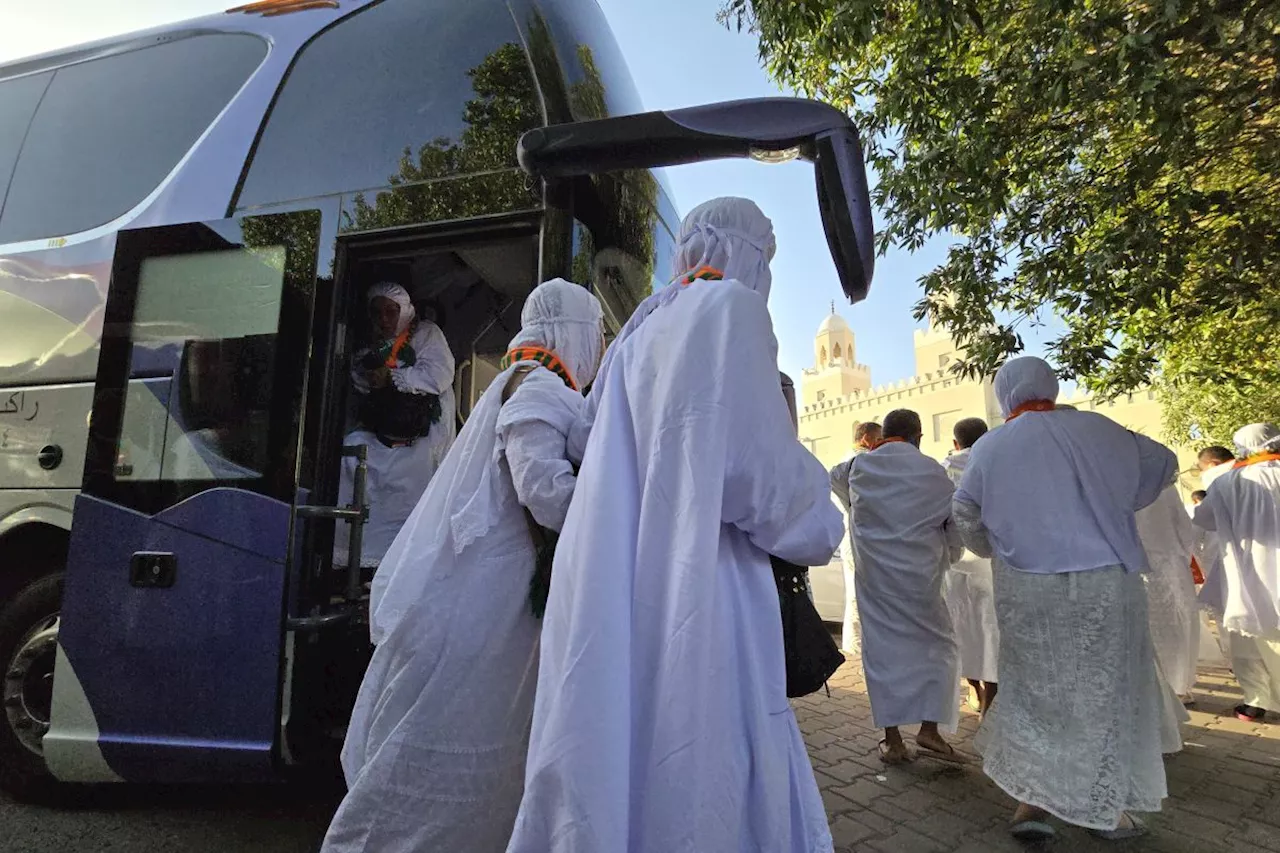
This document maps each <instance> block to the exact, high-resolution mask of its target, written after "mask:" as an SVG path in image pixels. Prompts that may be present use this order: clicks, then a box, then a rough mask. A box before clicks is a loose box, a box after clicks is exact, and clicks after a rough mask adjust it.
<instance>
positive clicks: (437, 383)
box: [333, 296, 457, 567]
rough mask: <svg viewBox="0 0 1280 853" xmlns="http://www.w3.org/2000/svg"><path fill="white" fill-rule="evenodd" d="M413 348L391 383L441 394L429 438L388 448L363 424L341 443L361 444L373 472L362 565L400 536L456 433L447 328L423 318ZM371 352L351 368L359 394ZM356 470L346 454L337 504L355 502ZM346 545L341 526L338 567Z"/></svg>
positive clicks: (375, 559) (406, 389) (336, 547)
mask: <svg viewBox="0 0 1280 853" xmlns="http://www.w3.org/2000/svg"><path fill="white" fill-rule="evenodd" d="M406 299H407V296H406ZM409 346H411V347H413V351H414V356H415V360H414V363H413V364H412V365H402V366H400V367H394V368H392V369H391V381H392V383H393V384H394V385H395V387H396V389H397V390H399V391H402V392H404V393H408V394H436V395H437V396H439V398H440V419H439V420H438V421H436V422H435V423H434V424H432V425H431V429H430V431H428V433H427V434H426V435H425V436H423V437H421V438H418V439H416V440H415V441H414V442H413V443H412V444H409V445H407V446H400V447H388V446H387V445H386V444H383V443H382V441H380V440H379V439H378V437H377V436H376V435H374V433H373V432H372V431H370V430H368V429H364V428H361V429H356V430H353V431H352V432H351V433H350V434H348V435H347V437H346V438H345V439H344V441H343V444H344V445H345V446H348V447H351V446H354V445H360V444H363V445H364V446H365V447H367V448H368V454H369V457H368V465H369V474H368V479H367V481H366V492H365V493H366V495H367V497H368V504H369V519H368V521H366V522H365V525H364V541H363V544H362V546H361V549H360V564H361V565H362V566H366V567H376V566H377V565H378V564H379V563H380V562H381V561H382V558H383V556H384V555H385V554H386V553H387V549H388V548H390V547H391V542H392V541H393V540H394V539H395V538H396V534H397V533H399V532H400V528H401V527H403V526H404V523H405V521H406V520H407V519H408V518H409V514H410V513H411V512H413V508H414V507H415V506H417V505H418V500H419V499H420V498H421V497H422V493H423V492H424V491H426V488H427V484H428V483H430V482H431V478H432V477H433V476H434V475H435V472H436V468H437V467H439V465H440V463H441V461H442V460H443V459H444V456H445V454H446V453H448V451H449V447H450V445H451V444H452V443H453V439H454V436H455V435H456V432H457V423H456V417H457V415H456V412H457V406H456V405H455V402H454V393H453V374H454V360H453V352H452V351H451V350H450V349H449V342H448V341H446V340H445V337H444V332H442V331H440V327H439V326H437V325H436V324H435V323H432V322H430V321H429V320H419V321H417V324H416V326H415V327H414V329H413V332H412V333H411V334H410V336H409ZM367 352H368V350H361V351H360V352H358V353H357V354H356V357H355V366H354V367H353V368H352V371H351V383H352V386H353V387H354V389H355V391H356V393H357V394H367V393H369V384H368V381H367V380H366V378H365V375H364V374H365V370H364V368H363V367H362V366H361V362H362V358H363V356H364V355H365V354H366V353H367ZM355 471H356V460H355V459H353V458H351V457H345V458H343V460H342V473H341V476H340V479H339V481H338V505H339V506H346V505H347V504H349V503H350V502H351V498H352V492H353V489H354V486H355ZM347 545H348V540H347V535H346V530H345V528H343V527H341V526H339V529H338V536H337V541H336V542H335V545H334V557H333V560H334V565H346V563H347V557H348V555H347Z"/></svg>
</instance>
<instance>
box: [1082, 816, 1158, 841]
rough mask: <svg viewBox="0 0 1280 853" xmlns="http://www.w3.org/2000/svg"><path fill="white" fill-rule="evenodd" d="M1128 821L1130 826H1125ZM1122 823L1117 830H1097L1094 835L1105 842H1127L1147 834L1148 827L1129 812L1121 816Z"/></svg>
mask: <svg viewBox="0 0 1280 853" xmlns="http://www.w3.org/2000/svg"><path fill="white" fill-rule="evenodd" d="M1126 821H1128V823H1129V825H1128V826H1123V824H1124V823H1125V822H1126ZM1120 823H1121V824H1122V825H1121V826H1117V827H1116V828H1115V829H1095V830H1093V834H1094V835H1096V836H1097V837H1098V838H1101V839H1102V840H1103V841H1127V840H1129V839H1130V838H1138V837H1140V836H1143V835H1146V834H1147V825H1146V824H1145V823H1143V822H1142V821H1141V820H1140V819H1139V818H1136V817H1134V816H1133V815H1131V814H1129V813H1128V812H1125V813H1124V814H1122V815H1120Z"/></svg>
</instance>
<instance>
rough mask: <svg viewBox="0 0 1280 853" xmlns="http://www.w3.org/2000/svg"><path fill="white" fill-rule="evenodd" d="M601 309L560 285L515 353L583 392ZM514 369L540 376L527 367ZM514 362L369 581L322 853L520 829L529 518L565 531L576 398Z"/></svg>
mask: <svg viewBox="0 0 1280 853" xmlns="http://www.w3.org/2000/svg"><path fill="white" fill-rule="evenodd" d="M600 318H601V312H600V306H599V303H598V302H597V300H596V299H595V297H594V296H592V295H591V294H590V293H589V292H587V291H586V290H585V289H584V288H581V287H580V286H579V285H576V284H573V283H570V282H565V281H562V280H556V281H552V282H549V283H547V284H544V285H542V286H541V287H539V288H537V289H535V290H534V291H533V294H531V295H530V297H529V298H528V299H527V300H526V303H525V307H524V312H523V314H522V322H523V328H522V330H521V332H520V333H519V334H518V335H517V337H516V338H515V340H513V342H512V345H513V346H538V347H540V348H544V349H548V350H551V351H553V352H555V354H556V355H557V356H558V357H560V359H561V361H562V362H563V364H564V366H565V367H566V368H567V369H568V370H570V371H571V373H572V375H573V376H574V377H575V378H576V379H577V380H578V381H584V382H589V381H590V378H591V375H592V374H593V372H594V369H595V364H596V363H597V362H598V361H599V358H600V349H601V347H602V345H603V342H602V339H601V334H600ZM519 364H528V365H531V366H532V365H533V364H534V362H520V363H519ZM514 369H515V365H513V366H512V367H510V368H507V369H506V370H503V371H502V372H501V373H499V374H498V376H497V378H495V379H494V381H493V383H492V384H491V385H490V386H489V388H488V390H486V391H485V393H484V395H483V396H481V398H480V400H479V401H477V404H476V406H475V408H474V409H473V410H472V412H471V415H470V417H469V418H468V419H467V423H466V426H465V427H464V428H463V430H462V434H461V436H460V437H459V440H458V442H457V443H456V444H455V446H454V448H453V450H452V451H451V452H450V453H449V454H448V456H447V457H446V458H445V461H444V464H443V465H442V466H441V468H440V471H439V473H438V474H437V476H436V478H435V479H434V480H432V482H431V485H430V486H429V487H428V488H427V491H426V493H425V494H424V495H423V498H422V500H421V501H420V502H419V504H418V506H417V507H416V508H415V509H414V511H413V513H412V515H411V516H410V518H409V521H408V523H407V524H406V525H405V526H404V529H403V530H402V531H401V533H400V535H399V536H398V537H396V539H395V542H394V544H393V545H392V546H391V549H390V550H389V551H388V552H387V556H386V559H385V560H383V563H382V566H381V567H380V568H379V569H378V572H377V574H376V575H375V576H374V582H373V591H372V596H371V600H370V638H371V640H372V641H373V643H374V644H375V645H376V650H375V652H374V655H373V660H372V662H371V663H370V666H369V669H368V672H367V673H366V674H365V678H364V682H363V683H362V684H361V687H360V693H359V696H358V698H357V700H356V705H355V709H354V710H353V712H352V716H351V721H350V725H349V726H348V730H347V739H346V743H345V744H344V747H343V751H342V766H343V771H344V774H345V776H346V780H347V786H348V793H347V796H346V798H345V799H344V800H343V801H342V805H341V806H340V807H339V809H338V812H337V814H336V816H335V817H334V819H333V822H332V824H331V826H330V827H329V832H328V834H327V836H326V838H325V843H324V848H323V853H437V851H449V853H501V851H502V850H504V849H506V845H507V842H508V840H509V838H510V835H511V828H512V826H513V824H514V822H515V816H516V810H517V809H518V807H519V804H520V796H521V793H522V791H523V783H524V763H525V753H526V750H527V746H528V735H529V726H530V722H531V720H532V717H533V696H534V688H535V685H536V683H537V656H538V635H539V631H540V625H539V622H538V620H537V619H536V618H535V617H534V615H533V611H532V609H531V604H530V600H529V581H530V578H531V577H532V574H533V571H534V546H533V541H532V538H531V536H530V533H529V527H528V522H527V520H526V515H525V508H527V509H528V511H529V513H531V514H532V515H533V517H534V519H535V520H536V521H537V522H538V523H539V524H540V525H542V526H544V527H546V528H548V529H551V530H559V529H560V528H561V527H562V526H563V522H564V517H565V514H566V513H567V512H568V508H569V500H570V498H571V496H572V494H573V489H574V485H575V479H576V478H575V475H574V470H573V466H572V464H571V463H570V461H569V460H568V459H567V458H566V450H565V438H566V435H567V434H568V431H569V427H570V425H571V424H573V423H574V422H575V421H576V419H577V417H578V415H579V414H580V412H581V408H582V402H583V398H582V395H581V394H580V393H578V392H577V391H575V390H573V389H572V388H570V387H568V385H567V384H566V383H565V381H563V380H562V378H561V377H559V376H557V375H555V374H554V373H552V371H551V370H549V369H545V368H542V367H537V368H536V369H534V370H533V371H532V372H530V373H529V374H528V375H527V376H525V377H524V378H523V380H522V381H521V383H520V384H519V386H518V387H517V388H516V389H515V392H514V394H512V395H511V397H510V399H509V400H508V401H507V402H506V403H505V404H503V403H502V401H501V396H502V392H503V389H504V388H505V387H506V385H507V381H508V378H509V376H510V373H511V371H512V370H514Z"/></svg>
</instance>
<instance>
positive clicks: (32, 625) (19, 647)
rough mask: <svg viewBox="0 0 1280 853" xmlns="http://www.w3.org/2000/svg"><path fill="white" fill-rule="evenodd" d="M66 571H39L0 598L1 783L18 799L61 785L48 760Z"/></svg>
mask: <svg viewBox="0 0 1280 853" xmlns="http://www.w3.org/2000/svg"><path fill="white" fill-rule="evenodd" d="M61 606H62V573H61V572H52V573H48V574H43V575H40V576H38V577H36V578H35V579H34V580H32V581H30V582H29V583H27V584H26V585H25V586H23V587H22V588H21V589H19V590H18V591H17V593H16V594H15V595H13V596H12V597H10V598H9V600H8V601H6V602H4V603H3V604H0V667H3V670H0V703H2V704H3V712H4V713H3V715H0V788H2V789H4V790H5V791H6V792H8V793H9V794H10V795H12V796H13V797H14V798H15V799H19V800H25V801H28V802H30V801H44V800H49V799H51V798H54V797H55V796H56V795H57V793H58V791H59V787H60V786H59V785H58V783H57V782H56V780H55V779H54V778H53V775H52V774H51V773H50V772H49V768H48V767H47V766H46V765H45V761H44V756H43V751H42V747H41V744H40V739H41V738H43V736H44V733H45V732H46V731H48V726H49V710H50V704H51V699H52V693H53V662H54V659H55V657H56V655H55V649H56V645H57V629H58V613H59V610H60V608H61Z"/></svg>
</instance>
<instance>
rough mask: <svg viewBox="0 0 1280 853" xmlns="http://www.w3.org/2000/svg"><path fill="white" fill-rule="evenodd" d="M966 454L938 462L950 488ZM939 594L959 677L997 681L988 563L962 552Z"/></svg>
mask: <svg viewBox="0 0 1280 853" xmlns="http://www.w3.org/2000/svg"><path fill="white" fill-rule="evenodd" d="M969 453H970V451H969V450H968V449H965V450H957V451H956V452H955V453H952V454H951V455H950V456H948V457H947V458H946V459H944V460H943V461H942V467H943V468H945V469H946V471H947V476H948V477H950V478H951V482H952V483H953V484H954V485H957V486H958V485H960V478H961V477H962V476H963V475H964V468H965V465H966V464H967V463H968V461H969ZM942 594H943V597H944V598H945V599H946V601H947V609H948V610H949V611H950V612H951V624H952V626H953V627H954V629H955V635H956V647H957V649H958V650H959V653H960V676H961V677H962V678H967V679H970V680H972V681H986V682H991V683H994V682H996V681H998V680H999V678H998V674H999V673H998V668H997V661H998V660H999V658H1000V628H999V626H998V625H997V624H996V597H995V588H994V580H993V575H992V572H991V561H990V560H988V559H986V558H985V557H979V556H978V555H977V554H975V553H973V552H972V551H970V550H968V549H967V548H966V549H965V551H964V553H963V554H961V556H960V559H959V560H956V561H955V562H954V563H952V564H951V568H950V569H948V570H947V574H946V577H945V578H944V579H943V583H942Z"/></svg>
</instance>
